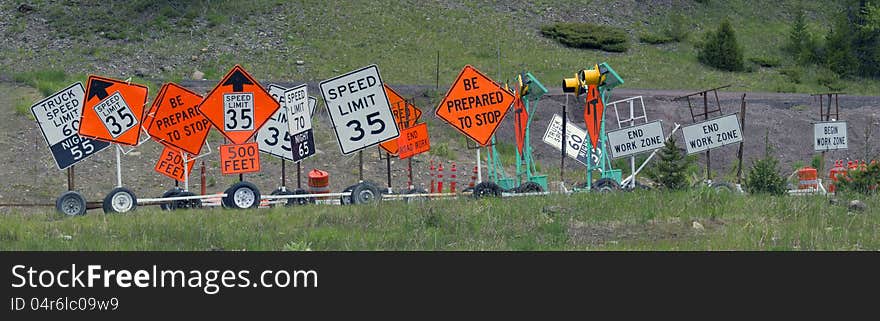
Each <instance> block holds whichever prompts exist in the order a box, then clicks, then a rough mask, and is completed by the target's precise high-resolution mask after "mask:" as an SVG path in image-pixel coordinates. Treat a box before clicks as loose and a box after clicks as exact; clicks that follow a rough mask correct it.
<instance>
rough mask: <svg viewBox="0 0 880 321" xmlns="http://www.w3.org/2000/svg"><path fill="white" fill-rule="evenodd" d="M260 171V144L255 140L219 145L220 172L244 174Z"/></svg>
mask: <svg viewBox="0 0 880 321" xmlns="http://www.w3.org/2000/svg"><path fill="white" fill-rule="evenodd" d="M259 171H260V146H259V144H258V143H257V142H250V143H245V144H229V145H220V172H221V173H223V174H244V173H253V172H259Z"/></svg>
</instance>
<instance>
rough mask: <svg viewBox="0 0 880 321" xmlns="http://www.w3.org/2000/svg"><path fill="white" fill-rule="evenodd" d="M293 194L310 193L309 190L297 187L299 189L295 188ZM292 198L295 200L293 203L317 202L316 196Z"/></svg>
mask: <svg viewBox="0 0 880 321" xmlns="http://www.w3.org/2000/svg"><path fill="white" fill-rule="evenodd" d="M293 194H295V195H306V194H309V192H308V191H306V190H304V189H302V188H297V189H294V190H293ZM292 200H293V205H308V204H315V198H314V197H309V198H293V199H292Z"/></svg>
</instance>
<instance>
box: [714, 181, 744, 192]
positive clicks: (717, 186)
mask: <svg viewBox="0 0 880 321" xmlns="http://www.w3.org/2000/svg"><path fill="white" fill-rule="evenodd" d="M711 187H712V189H713V190H715V192H716V193H734V194H736V193H738V192H739V191H738V190H737V189H736V185H733V184H732V183H728V182H715V183H712V185H711Z"/></svg>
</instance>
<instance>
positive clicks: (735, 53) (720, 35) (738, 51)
mask: <svg viewBox="0 0 880 321" xmlns="http://www.w3.org/2000/svg"><path fill="white" fill-rule="evenodd" d="M699 49H700V51H699V53H698V56H697V58H698V59H699V60H700V62H702V63H704V64H706V65H709V66H712V67H715V68H718V69H721V70H726V71H741V70H743V69H744V68H745V65H744V64H743V53H742V48H741V47H740V46H739V43H738V42H737V40H736V33H735V32H734V31H733V26H732V25H731V24H730V21H728V20H724V21H723V22H721V25H720V26H718V30H717V31H716V32H708V33H706V36H705V38H704V40H703V43H702V44H701V45H700V48H699Z"/></svg>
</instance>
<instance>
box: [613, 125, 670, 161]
mask: <svg viewBox="0 0 880 321" xmlns="http://www.w3.org/2000/svg"><path fill="white" fill-rule="evenodd" d="M664 137H666V136H663V126H662V124H661V123H660V121H659V120H658V121H654V122H650V123H647V124H644V125H639V126H633V127H628V128H621V129H618V130H614V131H610V132H608V144H609V145H610V146H609V150H610V151H611V157H612V158H618V157H625V156H630V155H635V154H638V153H644V152H650V151H652V150H655V149H658V148H660V147H663V145H664V144H665V143H666V139H665V138H664Z"/></svg>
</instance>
